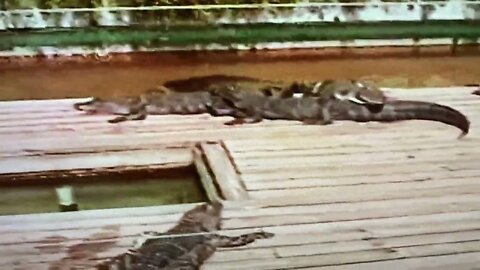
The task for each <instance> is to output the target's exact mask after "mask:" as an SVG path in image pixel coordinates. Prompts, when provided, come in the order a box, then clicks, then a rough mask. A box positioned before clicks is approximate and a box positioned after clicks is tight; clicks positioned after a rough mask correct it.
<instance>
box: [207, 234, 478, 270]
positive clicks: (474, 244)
mask: <svg viewBox="0 0 480 270" xmlns="http://www.w3.org/2000/svg"><path fill="white" fill-rule="evenodd" d="M479 251H480V241H468V242H459V243H448V244H432V245H423V246H412V247H399V248H393V249H389V248H386V249H374V250H367V251H356V252H342V253H332V254H324V255H315V256H297V257H286V258H272V259H268V260H265V259H258V260H244V261H241V265H242V268H244V269H281V268H285V267H288V268H300V267H311V266H330V265H339V264H347V263H353V262H369V261H383V260H392V259H400V258H405V257H409V258H417V257H429V256H438V255H450V254H459V253H471V252H479ZM204 268H205V269H225V270H227V269H238V265H236V264H233V263H230V262H227V263H209V264H208V265H205V267H204Z"/></svg>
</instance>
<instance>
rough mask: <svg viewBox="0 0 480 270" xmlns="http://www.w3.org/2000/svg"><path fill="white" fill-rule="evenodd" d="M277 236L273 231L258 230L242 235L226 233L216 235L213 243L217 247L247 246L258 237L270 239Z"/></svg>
mask: <svg viewBox="0 0 480 270" xmlns="http://www.w3.org/2000/svg"><path fill="white" fill-rule="evenodd" d="M273 236H275V234H273V233H269V232H256V233H248V234H242V235H240V236H234V237H230V236H225V235H215V237H214V238H213V240H212V241H213V243H212V244H213V245H214V246H215V247H224V248H227V247H239V246H245V245H247V244H250V243H253V242H255V240H258V239H268V238H272V237H273Z"/></svg>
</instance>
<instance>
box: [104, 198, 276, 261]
mask: <svg viewBox="0 0 480 270" xmlns="http://www.w3.org/2000/svg"><path fill="white" fill-rule="evenodd" d="M222 209H223V206H222V205H221V204H220V203H218V202H213V203H211V204H202V205H199V206H197V207H195V208H193V209H192V210H190V211H188V212H186V213H185V214H184V215H183V216H182V218H181V219H180V221H179V222H178V224H177V225H176V226H175V227H173V228H171V229H170V230H168V231H167V232H165V233H157V232H147V233H145V236H146V238H145V239H141V240H139V241H138V243H137V246H136V247H135V248H134V249H131V250H130V251H129V252H127V253H125V254H122V255H120V256H118V257H116V258H114V259H111V260H110V261H107V262H104V263H102V264H100V265H98V266H97V269H105V270H110V269H126V270H143V269H164V270H168V269H170V270H174V269H177V270H178V269H183V270H195V269H200V266H201V265H202V264H203V263H204V262H205V261H206V260H207V259H208V258H210V256H212V255H213V254H214V253H215V251H216V249H217V248H219V247H238V246H244V245H247V244H249V243H252V242H254V241H255V240H257V239H267V238H271V237H273V236H274V235H273V234H272V233H267V232H256V233H249V234H243V235H240V236H236V237H230V236H224V235H219V234H216V233H215V231H216V230H219V229H220V227H221V219H222V217H221V216H222Z"/></svg>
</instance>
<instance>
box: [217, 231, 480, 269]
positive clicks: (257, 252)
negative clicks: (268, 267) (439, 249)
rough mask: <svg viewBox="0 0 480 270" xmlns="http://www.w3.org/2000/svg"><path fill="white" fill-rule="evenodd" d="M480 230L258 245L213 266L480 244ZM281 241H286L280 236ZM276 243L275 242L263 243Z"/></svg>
mask: <svg viewBox="0 0 480 270" xmlns="http://www.w3.org/2000/svg"><path fill="white" fill-rule="evenodd" d="M479 234H480V230H471V231H461V232H451V233H440V234H423V235H410V236H398V237H386V238H373V237H372V238H365V239H360V240H354V241H337V242H323V243H312V244H303V245H287V246H276V247H274V248H273V247H262V248H258V243H255V245H252V247H251V248H248V249H246V248H243V249H227V250H225V251H224V252H221V253H217V254H216V255H215V257H213V258H212V259H211V260H209V262H211V263H213V262H215V263H216V262H225V263H228V262H230V263H232V264H234V263H235V261H242V260H253V259H275V258H278V257H280V258H287V257H297V256H313V255H320V254H331V253H343V252H355V251H362V250H375V249H397V248H401V247H411V246H424V245H432V244H443V243H459V242H468V241H476V240H477V241H478V239H480V235H479ZM277 237H282V235H278V236H277ZM263 242H273V241H263Z"/></svg>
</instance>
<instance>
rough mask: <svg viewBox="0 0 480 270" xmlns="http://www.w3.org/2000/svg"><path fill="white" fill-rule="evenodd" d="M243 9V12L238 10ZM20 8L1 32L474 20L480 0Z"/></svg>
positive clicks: (1, 14)
mask: <svg viewBox="0 0 480 270" xmlns="http://www.w3.org/2000/svg"><path fill="white" fill-rule="evenodd" d="M242 6H243V7H242ZM242 6H240V8H239V6H238V5H232V6H208V7H206V8H199V6H194V7H193V8H192V9H187V10H185V9H166V7H136V8H114V7H109V8H87V9H47V10H41V9H36V8H35V9H19V10H8V11H0V30H5V29H15V28H48V27H86V26H92V25H95V26H131V25H138V24H142V25H169V24H192V23H212V24H215V23H236V24H244V23H300V22H334V21H337V22H358V21H422V20H478V19H480V1H461V0H449V1H435V2H424V1H414V2H381V1H380V0H372V1H366V2H364V3H358V2H350V3H325V2H322V3H308V2H300V3H299V4H283V5H282V4H279V5H270V6H266V5H256V6H255V5H242Z"/></svg>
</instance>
